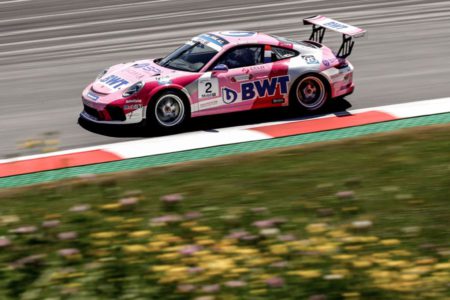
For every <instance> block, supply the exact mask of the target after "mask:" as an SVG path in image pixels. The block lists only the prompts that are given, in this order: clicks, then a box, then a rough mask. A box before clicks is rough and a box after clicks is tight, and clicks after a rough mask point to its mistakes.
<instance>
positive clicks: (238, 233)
mask: <svg viewBox="0 0 450 300" xmlns="http://www.w3.org/2000/svg"><path fill="white" fill-rule="evenodd" d="M247 235H249V233H248V232H247V231H245V230H241V231H234V232H232V233H230V234H229V235H227V238H229V239H237V240H238V239H241V238H243V237H245V236H247Z"/></svg>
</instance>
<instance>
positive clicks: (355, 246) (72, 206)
mask: <svg viewBox="0 0 450 300" xmlns="http://www.w3.org/2000/svg"><path fill="white" fill-rule="evenodd" d="M449 186H450V126H448V125H447V126H433V127H428V128H419V129H409V130H405V131H401V132H397V133H389V134H384V135H377V136H371V137H364V138H359V139H349V140H346V141H340V142H331V143H325V144H317V145H310V146H302V147H296V148H287V149H280V150H274V151H267V152H262V153H258V154H253V155H240V156H232V157H228V158H222V159H216V160H210V161H200V162H194V163H189V164H182V165H178V166H172V167H163V168H154V169H148V170H143V171H139V172H132V173H126V174H114V175H108V176H101V177H100V176H99V177H94V176H84V177H83V178H78V179H76V180H71V181H66V182H58V183H52V184H47V185H43V186H37V187H32V188H23V189H18V190H12V191H3V192H2V193H1V209H0V299H48V300H50V299H52V300H56V299H83V300H89V299H201V300H208V299H227V300H228V299H311V300H323V299H450V298H449V297H450V294H449V290H450V285H449V282H450V261H449V257H450V244H449V242H450V229H449V225H450V221H449V220H450V210H449V200H450V197H449V196H450V195H449Z"/></svg>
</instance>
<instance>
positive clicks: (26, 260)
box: [12, 254, 46, 268]
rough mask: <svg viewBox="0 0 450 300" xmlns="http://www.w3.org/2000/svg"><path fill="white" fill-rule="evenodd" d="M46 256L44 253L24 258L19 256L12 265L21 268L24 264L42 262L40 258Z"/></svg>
mask: <svg viewBox="0 0 450 300" xmlns="http://www.w3.org/2000/svg"><path fill="white" fill-rule="evenodd" d="M45 257H46V255H44V254H35V255H30V256H27V257H24V258H21V259H19V260H17V261H15V262H14V263H13V264H12V266H13V267H15V268H21V267H24V266H26V265H38V264H40V263H41V262H42V260H43V259H44V258H45Z"/></svg>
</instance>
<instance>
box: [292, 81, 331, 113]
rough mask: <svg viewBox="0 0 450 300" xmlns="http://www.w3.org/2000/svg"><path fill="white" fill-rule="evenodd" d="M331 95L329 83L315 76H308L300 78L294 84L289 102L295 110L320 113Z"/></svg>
mask: <svg viewBox="0 0 450 300" xmlns="http://www.w3.org/2000/svg"><path fill="white" fill-rule="evenodd" d="M329 95H330V92H329V87H328V85H327V83H326V82H325V81H324V80H323V79H322V78H321V77H319V76H317V75H315V74H308V75H305V76H302V77H300V78H299V79H298V80H297V81H296V82H295V83H294V85H293V86H292V88H291V92H290V100H289V101H290V104H291V106H292V107H294V108H297V109H301V110H306V111H318V110H320V109H321V108H323V107H324V106H325V104H326V103H327V102H328V99H329Z"/></svg>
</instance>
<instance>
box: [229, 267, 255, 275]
mask: <svg viewBox="0 0 450 300" xmlns="http://www.w3.org/2000/svg"><path fill="white" fill-rule="evenodd" d="M249 271H250V270H249V269H247V268H235V269H232V270H230V272H231V273H237V274H241V273H248V272H249Z"/></svg>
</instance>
